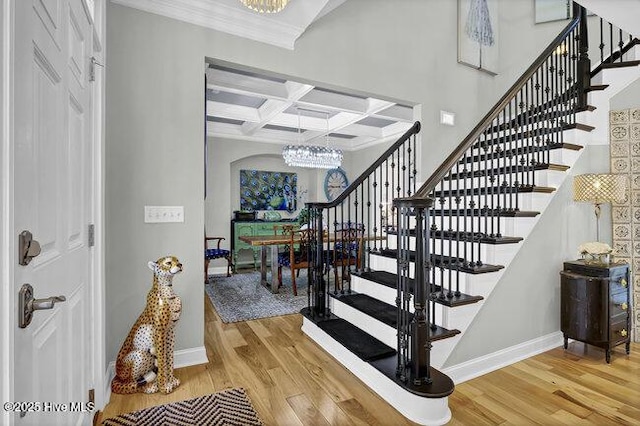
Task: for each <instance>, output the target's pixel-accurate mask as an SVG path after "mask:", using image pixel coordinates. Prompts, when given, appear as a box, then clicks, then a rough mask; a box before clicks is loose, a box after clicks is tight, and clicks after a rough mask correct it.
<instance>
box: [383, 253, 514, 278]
mask: <svg viewBox="0 0 640 426" xmlns="http://www.w3.org/2000/svg"><path fill="white" fill-rule="evenodd" d="M372 254H378V255H380V256H384V257H391V258H394V259H396V258H397V257H398V250H396V249H382V250H380V251H379V252H378V253H372ZM409 260H410V261H412V262H413V261H414V260H415V251H409ZM463 261H464V259H462V258H455V257H451V256H441V255H439V254H432V255H431V263H432V264H433V265H434V266H435V267H436V268H439V267H442V268H444V269H457V268H459V270H460V272H463V273H468V274H474V275H475V274H484V273H488V272H496V271H499V270H500V269H502V268H504V266H502V265H490V264H486V263H485V264H482V265H480V266H474V267H471V266H469V267H464V266H457V265H460V264H462V263H463Z"/></svg>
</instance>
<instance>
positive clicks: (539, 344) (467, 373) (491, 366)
mask: <svg viewBox="0 0 640 426" xmlns="http://www.w3.org/2000/svg"><path fill="white" fill-rule="evenodd" d="M563 342H564V340H563V337H562V332H560V331H556V332H553V333H550V334H547V335H545V336H541V337H538V338H535V339H532V340H529V341H527V342H523V343H519V344H517V345H515V346H511V347H508V348H505V349H501V350H499V351H496V352H493V353H490V354H487V355H483V356H481V357H478V358H474V359H472V360H469V361H465V362H463V363H461V364H457V365H453V366H451V367H446V368H443V369H442V372H443V373H444V374H446V375H447V376H449V377H451V379H453V381H454V383H455V384H460V383H463V382H466V381H467V380H471V379H474V378H476V377H479V376H482V375H484V374H487V373H490V372H492V371H495V370H499V369H500V368H503V367H506V366H508V365H511V364H514V363H516V362H518V361H522V360H523V359H527V358H530V357H532V356H534V355H538V354H541V353H543V352H546V351H548V350H551V349H554V348H557V347H558V346H561V345H562V344H563Z"/></svg>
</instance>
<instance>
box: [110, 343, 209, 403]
mask: <svg viewBox="0 0 640 426" xmlns="http://www.w3.org/2000/svg"><path fill="white" fill-rule="evenodd" d="M208 363H209V358H207V350H206V349H205V347H204V346H198V347H195V348H189V349H181V350H179V351H175V352H174V353H173V368H183V367H191V366H192V365H200V364H208ZM115 375H116V362H115V361H111V362H110V363H109V366H108V367H107V371H106V372H105V373H104V385H105V386H104V395H105V398H106V399H105V400H106V402H107V403H108V402H109V399H111V381H112V380H113V378H114V377H115ZM105 405H106V404H105Z"/></svg>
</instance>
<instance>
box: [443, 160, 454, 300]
mask: <svg viewBox="0 0 640 426" xmlns="http://www.w3.org/2000/svg"><path fill="white" fill-rule="evenodd" d="M448 177H449V191H448V192H449V195H448V197H449V200H448V202H447V204H448V206H449V229H447V239H448V240H449V251H448V254H449V262H450V263H449V292H448V293H447V297H448V298H451V297H452V293H451V279H452V273H453V269H452V268H453V267H454V266H456V267H457V264H458V258H457V257H456V259H455V261H454V263H453V264H452V263H451V262H452V261H453V189H452V188H451V184H452V183H453V178H452V176H451V170H449V174H448ZM440 187H441V188H444V181H440ZM456 191H457V188H456ZM443 231H444V230H443Z"/></svg>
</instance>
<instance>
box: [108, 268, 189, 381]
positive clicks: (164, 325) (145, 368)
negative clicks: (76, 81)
mask: <svg viewBox="0 0 640 426" xmlns="http://www.w3.org/2000/svg"><path fill="white" fill-rule="evenodd" d="M148 265H149V269H151V270H152V271H153V285H152V287H151V290H150V291H149V294H147V304H146V306H145V308H144V310H143V311H142V313H141V314H140V316H139V317H138V320H137V321H136V323H135V324H134V325H133V328H131V331H130V332H129V334H128V335H127V338H126V339H125V341H124V343H123V344H122V347H121V348H120V352H118V358H117V359H116V372H115V377H114V379H113V381H112V382H111V391H112V392H114V393H119V394H130V393H136V392H144V393H156V392H161V393H170V392H172V391H173V390H174V389H176V388H177V387H178V386H179V385H180V380H179V379H178V378H177V377H175V376H174V375H173V347H174V343H175V336H174V328H175V325H176V322H177V321H178V319H179V318H180V312H181V311H182V302H181V301H180V298H179V297H178V296H177V295H176V294H175V293H174V292H173V287H172V285H173V277H174V275H176V274H178V273H180V272H181V271H182V264H181V263H180V261H179V260H178V259H177V258H176V257H174V256H166V257H161V258H160V259H158V260H157V261H155V262H149V264H148Z"/></svg>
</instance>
